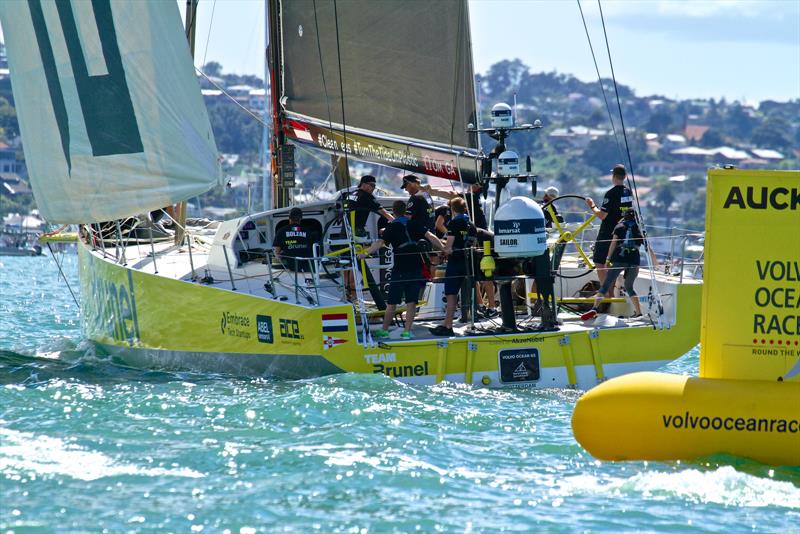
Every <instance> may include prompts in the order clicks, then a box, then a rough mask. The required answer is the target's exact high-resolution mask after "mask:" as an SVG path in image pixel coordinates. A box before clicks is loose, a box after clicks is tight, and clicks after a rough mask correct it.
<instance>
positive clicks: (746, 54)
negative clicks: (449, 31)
mask: <svg viewBox="0 0 800 534" xmlns="http://www.w3.org/2000/svg"><path fill="white" fill-rule="evenodd" d="M340 1H346V0H340ZM431 1H435V0H431ZM178 5H179V7H180V9H181V12H183V9H184V5H185V0H178ZM469 6H470V20H471V25H472V41H473V55H474V61H475V70H476V72H485V71H486V70H487V69H488V68H489V66H491V65H492V64H494V63H496V62H497V61H500V60H502V59H513V58H519V59H521V60H522V62H523V63H525V64H526V65H527V66H528V67H530V69H531V72H541V71H553V70H555V71H558V72H561V73H567V74H573V75H575V76H577V77H578V78H580V79H581V80H583V81H593V80H596V79H597V75H596V73H595V68H594V64H593V62H592V56H591V53H590V52H589V45H588V42H587V39H586V35H585V32H584V29H583V23H582V22H581V16H580V11H579V10H578V4H577V1H575V0H470V2H469ZM581 6H582V8H583V11H584V14H585V16H586V22H587V26H588V27H589V31H590V35H591V38H592V44H593V46H594V49H595V53H596V54H597V55H598V63H599V66H600V71H601V74H602V75H603V76H604V77H607V76H610V72H611V71H610V68H609V63H608V57H607V54H606V49H605V42H604V39H603V31H602V23H601V20H600V16H599V9H598V4H597V1H596V0H582V2H581ZM602 8H603V15H604V18H605V23H606V29H607V32H608V40H609V46H610V48H611V58H612V60H613V65H614V72H615V74H616V77H617V82H618V83H622V84H625V85H628V86H630V87H632V88H633V89H634V90H635V92H636V94H637V95H639V96H646V95H662V96H666V97H668V98H680V99H686V98H717V99H718V98H720V97H725V98H726V99H728V100H739V101H743V102H750V103H757V102H759V101H762V100H779V101H786V100H789V99H795V98H800V0H603V1H602ZM263 44H264V1H263V0H201V1H200V8H199V14H198V30H197V48H196V58H197V60H196V62H197V64H198V65H202V64H204V63H205V62H207V61H217V62H219V63H220V64H222V65H223V68H224V71H225V72H235V73H239V74H257V75H259V76H261V77H263V75H264V65H263V61H262V58H263V53H262V49H263Z"/></svg>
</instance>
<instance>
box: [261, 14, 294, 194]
mask: <svg viewBox="0 0 800 534" xmlns="http://www.w3.org/2000/svg"><path fill="white" fill-rule="evenodd" d="M267 11H268V13H267V17H268V21H269V23H268V25H267V28H268V34H269V37H268V39H269V41H270V46H269V50H268V51H267V52H268V53H267V65H268V67H269V71H270V98H271V100H272V125H273V127H272V132H273V135H272V157H271V160H272V179H273V182H272V183H273V186H274V188H273V191H274V200H273V202H274V207H276V208H283V207H285V206H288V205H289V201H290V198H289V192H290V189H291V188H292V187H293V186H294V147H293V146H292V145H290V144H287V143H286V134H285V132H284V130H283V111H282V109H281V105H280V95H282V94H283V73H282V72H283V59H282V58H283V50H282V44H281V43H282V37H281V23H280V20H281V18H280V11H281V6H280V0H269V1H268V2H267Z"/></svg>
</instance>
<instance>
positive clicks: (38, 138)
mask: <svg viewBox="0 0 800 534" xmlns="http://www.w3.org/2000/svg"><path fill="white" fill-rule="evenodd" d="M0 21H1V22H2V25H3V30H4V32H5V39H6V45H7V47H8V55H9V63H10V68H11V76H12V86H13V92H14V98H15V101H16V106H17V113H18V115H19V121H20V128H21V131H22V139H23V142H24V147H25V156H26V162H27V165H28V170H29V174H30V177H31V182H32V185H33V190H34V194H35V196H36V201H37V204H38V206H39V209H40V211H41V213H42V214H43V215H44V216H45V217H46V218H47V219H48V220H49V221H50V222H57V223H89V222H97V221H105V220H112V219H117V218H121V217H126V216H130V215H134V214H137V213H143V212H147V211H150V210H153V209H157V208H161V207H164V206H167V205H170V204H173V203H175V202H178V201H181V200H186V199H188V198H190V197H192V196H195V195H198V194H200V193H203V192H204V191H207V190H208V189H209V188H211V187H212V186H213V185H215V183H217V181H218V180H219V177H220V173H219V172H218V163H217V151H216V146H215V143H214V137H213V134H212V132H211V125H210V123H209V120H208V115H207V113H206V108H205V105H204V104H203V101H202V97H201V95H200V90H199V86H198V83H197V80H196V77H195V74H194V68H193V64H192V59H191V56H190V54H189V48H188V45H187V42H186V38H185V35H184V33H183V27H182V24H181V21H180V14H179V12H178V6H177V4H176V3H175V2H131V1H127V0H92V1H91V2H51V1H40V0H29V1H28V2H22V1H16V2H0Z"/></svg>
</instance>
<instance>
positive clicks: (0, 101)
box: [0, 96, 19, 141]
mask: <svg viewBox="0 0 800 534" xmlns="http://www.w3.org/2000/svg"><path fill="white" fill-rule="evenodd" d="M18 135H19V124H18V123H17V110H16V109H14V106H12V105H11V104H10V103H9V102H8V100H6V99H5V98H3V97H2V96H0V140H4V141H5V140H8V139H12V138H14V137H16V136H18Z"/></svg>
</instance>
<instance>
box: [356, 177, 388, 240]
mask: <svg viewBox="0 0 800 534" xmlns="http://www.w3.org/2000/svg"><path fill="white" fill-rule="evenodd" d="M374 192H375V177H374V176H371V175H369V174H365V175H364V176H362V177H361V181H360V182H359V184H358V189H357V190H356V200H355V202H354V203H353V206H352V208H353V210H354V211H355V219H356V225H355V232H356V235H362V236H363V235H366V230H365V228H364V227H365V226H366V224H367V217H369V214H370V213H377V214H378V215H381V216H382V217H385V218H386V220H387V221H392V220H394V217H392V216H391V214H390V213H389V212H388V211H386V210H385V209H384V208H383V207H381V205H380V204H378V201H377V200H375V195H374Z"/></svg>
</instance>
